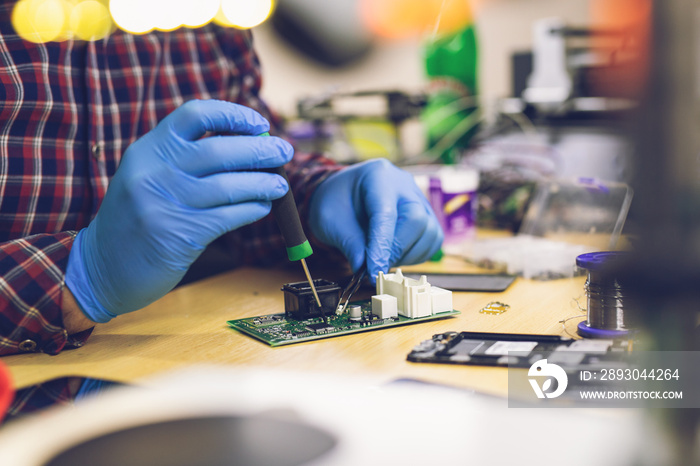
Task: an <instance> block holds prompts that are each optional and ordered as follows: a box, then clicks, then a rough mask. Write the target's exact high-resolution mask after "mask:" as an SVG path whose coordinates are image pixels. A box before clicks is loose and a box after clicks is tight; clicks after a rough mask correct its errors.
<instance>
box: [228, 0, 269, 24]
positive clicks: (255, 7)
mask: <svg viewBox="0 0 700 466" xmlns="http://www.w3.org/2000/svg"><path fill="white" fill-rule="evenodd" d="M273 6H274V2H273V0H221V10H222V11H223V13H224V15H225V16H226V19H227V20H228V21H229V22H230V23H231V24H232V25H234V26H235V27H238V28H241V29H248V28H252V27H255V26H257V25H258V24H260V23H262V22H263V21H265V20H266V19H267V18H268V17H269V16H270V14H271V13H272V8H273Z"/></svg>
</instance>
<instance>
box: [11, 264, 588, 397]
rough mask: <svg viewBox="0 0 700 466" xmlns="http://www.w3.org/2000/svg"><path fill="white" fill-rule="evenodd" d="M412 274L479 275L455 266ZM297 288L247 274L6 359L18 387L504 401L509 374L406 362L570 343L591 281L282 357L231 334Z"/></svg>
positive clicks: (425, 267)
mask: <svg viewBox="0 0 700 466" xmlns="http://www.w3.org/2000/svg"><path fill="white" fill-rule="evenodd" d="M408 269H410V270H412V271H426V272H427V271H448V270H449V271H470V272H475V271H479V269H477V268H476V267H474V266H471V265H469V264H466V263H465V262H464V261H462V260H460V259H456V258H449V257H448V258H445V259H443V261H441V262H439V263H428V264H422V265H419V266H413V267H407V268H404V270H408ZM314 278H325V277H324V276H323V275H321V276H318V277H316V276H315V277H314ZM300 280H303V274H301V270H299V268H296V267H295V268H288V269H284V270H279V269H257V268H240V269H237V270H234V271H232V272H230V273H226V274H222V275H218V276H216V277H212V278H209V279H206V280H202V281H200V282H197V283H193V284H190V285H187V286H183V287H181V288H178V289H176V290H174V291H172V292H171V293H169V294H168V295H166V296H165V297H163V298H162V299H160V300H159V301H157V302H155V303H153V304H152V305H150V306H148V307H147V308H145V309H143V310H141V311H138V312H134V313H131V314H127V315H124V316H121V317H119V318H117V319H114V320H113V321H111V322H109V323H107V324H103V325H100V326H98V327H97V328H96V329H95V332H94V333H93V335H92V337H91V338H90V340H89V341H88V343H87V344H86V345H85V346H84V347H82V348H79V349H75V350H67V351H63V352H62V353H61V354H59V355H57V356H49V355H46V354H23V355H16V356H9V357H5V358H3V362H4V363H5V364H6V365H7V366H8V367H9V368H10V371H11V373H12V375H13V377H14V380H15V384H16V386H17V387H25V386H28V385H33V384H36V383H39V382H43V381H46V380H49V379H52V378H56V377H62V376H85V377H95V378H101V379H109V380H115V381H122V382H134V381H137V380H138V379H139V378H142V377H145V376H149V375H152V374H156V373H161V372H163V371H170V370H174V369H176V368H182V367H184V366H190V365H198V364H216V365H226V366H236V367H263V368H268V369H269V368H281V369H285V370H292V371H314V372H330V373H338V374H345V375H355V374H356V375H362V376H369V377H376V378H377V379H378V381H379V382H381V381H390V380H393V379H397V378H404V377H408V378H415V379H420V380H425V381H430V382H436V383H441V384H447V385H453V386H459V387H465V388H471V389H474V390H477V391H482V392H487V393H492V394H497V395H505V394H506V393H507V370H506V369H503V368H490V367H467V366H448V365H432V364H415V363H410V362H407V361H406V355H407V354H408V353H409V352H410V350H411V349H412V348H413V347H414V346H415V345H417V344H418V343H419V342H421V341H422V340H425V339H429V338H430V337H431V336H432V335H433V334H435V333H441V332H446V331H482V332H513V333H516V332H517V333H541V334H561V335H565V332H564V329H563V327H562V324H561V323H559V321H560V320H562V319H564V318H567V317H573V316H577V315H580V314H581V311H580V310H579V308H578V307H577V305H576V302H575V301H574V299H575V298H579V301H581V299H580V298H581V297H582V296H583V283H584V277H577V278H572V279H560V280H554V281H547V282H539V281H531V280H524V279H520V278H519V279H517V280H516V281H515V282H514V283H513V284H512V285H511V286H510V288H509V289H508V290H507V291H505V292H503V293H454V308H455V309H457V310H459V311H461V312H462V314H461V315H459V316H455V317H448V318H445V319H442V320H438V321H433V322H425V323H420V324H415V325H407V326H403V327H397V328H392V329H384V330H377V331H370V332H364V333H359V334H355V335H348V336H341V337H336V338H329V339H324V340H318V341H314V342H308V343H300V344H296V345H290V346H284V347H279V348H271V347H269V346H267V345H266V344H264V343H262V342H260V341H257V340H255V339H253V338H251V337H248V336H246V335H243V334H241V333H238V332H237V331H235V330H233V329H231V328H230V327H228V326H227V324H226V321H227V320H230V319H237V318H243V317H251V316H256V315H261V314H271V313H276V312H283V311H284V302H283V295H282V292H281V291H280V287H281V285H282V284H284V283H290V282H294V281H300ZM491 301H500V302H503V303H506V304H509V305H510V309H509V310H508V311H507V312H505V313H503V314H500V315H487V314H482V313H479V310H480V309H482V308H483V307H484V306H485V305H486V304H488V303H489V302H491ZM581 302H582V304H585V303H583V301H581ZM580 320H581V319H572V320H570V321H568V322H567V325H566V327H567V329H568V331H569V332H572V333H573V332H574V329H575V326H576V324H577V323H578V322H579V321H580Z"/></svg>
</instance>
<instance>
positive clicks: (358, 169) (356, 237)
mask: <svg viewBox="0 0 700 466" xmlns="http://www.w3.org/2000/svg"><path fill="white" fill-rule="evenodd" d="M309 221H310V226H311V230H312V232H313V234H314V235H315V236H316V238H318V239H319V240H320V241H322V242H323V243H325V244H328V245H330V246H335V247H336V248H338V249H340V251H341V252H342V253H343V254H345V257H347V258H348V260H349V261H350V266H351V267H352V269H353V270H357V269H359V268H360V267H361V266H362V264H363V263H365V262H366V263H367V272H368V274H369V275H370V277H371V279H372V281H373V282H374V281H376V278H377V275H378V273H379V271H380V270H381V271H382V272H384V273H386V272H388V271H389V268H390V267H394V266H396V265H401V264H417V263H420V262H424V261H426V260H428V259H429V258H430V257H431V256H432V255H433V254H435V253H436V252H437V251H438V250H439V249H440V246H441V245H442V240H443V233H442V229H441V228H440V224H439V223H438V220H437V218H436V217H435V214H434V213H433V210H432V209H431V208H430V204H429V203H428V200H427V199H426V198H425V196H424V195H423V193H422V192H421V191H420V189H419V188H418V186H416V183H415V182H414V181H413V177H412V176H411V174H409V173H407V172H405V171H404V170H401V169H399V168H397V167H395V166H394V165H392V164H391V163H390V162H388V161H386V160H384V159H377V160H371V161H368V162H363V163H359V164H357V165H353V166H351V167H348V168H346V169H343V170H341V171H339V172H337V173H334V174H333V175H331V176H329V177H328V179H326V180H325V181H324V182H323V183H321V185H320V186H319V187H318V189H317V190H316V192H315V193H314V195H313V197H312V199H311V211H310V218H309Z"/></svg>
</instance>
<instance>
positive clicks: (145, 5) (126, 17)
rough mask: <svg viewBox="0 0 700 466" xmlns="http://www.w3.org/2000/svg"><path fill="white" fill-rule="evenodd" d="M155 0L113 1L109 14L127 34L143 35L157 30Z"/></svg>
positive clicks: (110, 4)
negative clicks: (154, 29)
mask: <svg viewBox="0 0 700 466" xmlns="http://www.w3.org/2000/svg"><path fill="white" fill-rule="evenodd" d="M156 8H157V5H156V2H154V1H153V0H111V1H110V2H109V12H110V13H111V15H112V19H114V22H115V23H117V26H119V27H120V28H122V29H124V30H125V31H127V32H132V33H134V34H143V33H145V32H148V31H150V30H151V29H153V28H155V22H154V21H153V19H154V18H155V15H156V14H157V10H156Z"/></svg>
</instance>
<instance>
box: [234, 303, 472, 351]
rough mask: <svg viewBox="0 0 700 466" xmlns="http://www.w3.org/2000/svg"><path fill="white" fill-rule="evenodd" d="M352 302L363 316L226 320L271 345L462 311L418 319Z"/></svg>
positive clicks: (419, 320)
mask: <svg viewBox="0 0 700 466" xmlns="http://www.w3.org/2000/svg"><path fill="white" fill-rule="evenodd" d="M351 305H360V306H361V307H362V317H361V319H360V320H351V319H350V317H349V315H348V314H347V313H345V314H342V315H339V316H337V315H331V316H328V317H327V321H326V322H324V321H323V319H322V318H321V317H317V318H312V319H304V320H295V319H288V318H287V317H285V314H268V315H263V316H257V317H248V318H247V319H236V320H229V321H228V322H227V323H228V324H229V325H230V326H231V327H233V328H235V329H236V330H238V331H240V332H243V333H245V334H247V335H250V336H251V337H254V338H257V339H258V340H261V341H263V342H265V343H267V344H268V345H270V346H283V345H291V344H294V343H301V342H303V341H313V340H320V339H322V338H330V337H337V336H340V335H349V334H351V333H359V332H367V331H369V330H379V329H383V328H388V327H397V326H399V325H408V324H417V323H420V322H425V321H428V320H436V319H442V318H443V317H448V316H452V315H457V314H460V312H459V311H455V310H452V311H446V312H441V313H439V314H433V315H431V316H427V317H418V318H415V319H411V318H409V317H404V316H402V315H399V316H398V317H392V318H389V319H379V318H378V317H377V316H376V315H375V314H372V302H371V301H370V300H367V301H360V302H355V303H352V304H351Z"/></svg>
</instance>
